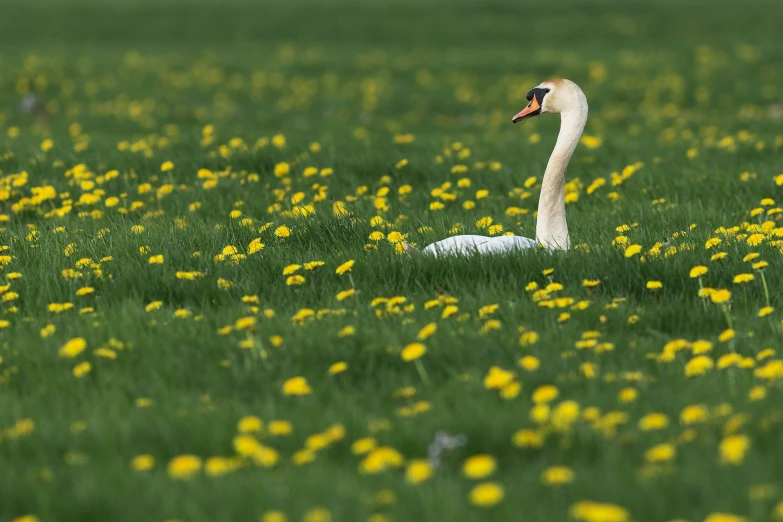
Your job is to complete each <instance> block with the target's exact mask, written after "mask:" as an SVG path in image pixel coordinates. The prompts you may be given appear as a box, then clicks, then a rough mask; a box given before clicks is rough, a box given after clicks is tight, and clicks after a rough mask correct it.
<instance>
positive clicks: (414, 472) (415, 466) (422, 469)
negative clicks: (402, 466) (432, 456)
mask: <svg viewBox="0 0 783 522" xmlns="http://www.w3.org/2000/svg"><path fill="white" fill-rule="evenodd" d="M432 472H433V470H432V466H430V463H429V462H427V461H426V460H424V459H414V460H411V461H410V462H408V467H407V468H406V470H405V480H407V481H408V482H410V483H411V484H420V483H421V482H424V481H425V480H427V479H429V478H430V477H432Z"/></svg>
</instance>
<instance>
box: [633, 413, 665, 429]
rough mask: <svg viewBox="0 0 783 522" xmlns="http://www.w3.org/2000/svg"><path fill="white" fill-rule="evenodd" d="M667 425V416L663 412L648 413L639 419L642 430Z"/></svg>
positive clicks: (662, 427)
mask: <svg viewBox="0 0 783 522" xmlns="http://www.w3.org/2000/svg"><path fill="white" fill-rule="evenodd" d="M668 425H669V418H668V417H667V416H666V415H664V414H663V413H648V414H647V415H645V416H644V417H642V418H641V419H640V420H639V429H640V430H642V431H653V430H662V429H664V428H666V427H667V426H668Z"/></svg>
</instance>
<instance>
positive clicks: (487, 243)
mask: <svg viewBox="0 0 783 522" xmlns="http://www.w3.org/2000/svg"><path fill="white" fill-rule="evenodd" d="M536 246H538V243H537V242H536V241H534V240H532V239H528V238H526V237H520V236H498V237H487V236H473V235H464V236H453V237H449V238H446V239H444V240H442V241H438V242H437V243H433V244H431V245H429V246H427V247H426V248H425V249H424V250H422V252H425V253H427V254H431V255H433V256H436V257H437V256H446V255H465V254H472V253H477V254H492V253H496V254H499V253H504V252H513V251H519V250H526V249H530V248H536Z"/></svg>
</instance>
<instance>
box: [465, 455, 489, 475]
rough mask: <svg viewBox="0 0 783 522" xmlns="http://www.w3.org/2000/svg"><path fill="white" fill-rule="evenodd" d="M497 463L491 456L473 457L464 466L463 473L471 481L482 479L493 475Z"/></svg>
mask: <svg viewBox="0 0 783 522" xmlns="http://www.w3.org/2000/svg"><path fill="white" fill-rule="evenodd" d="M496 467H497V463H496V462H495V459H494V458H493V457H492V456H491V455H473V456H472V457H469V458H468V459H467V460H465V462H464V463H463V465H462V473H463V474H464V475H465V476H466V477H468V478H470V479H482V478H485V477H488V476H489V475H491V474H492V473H493V472H494V471H495V468H496Z"/></svg>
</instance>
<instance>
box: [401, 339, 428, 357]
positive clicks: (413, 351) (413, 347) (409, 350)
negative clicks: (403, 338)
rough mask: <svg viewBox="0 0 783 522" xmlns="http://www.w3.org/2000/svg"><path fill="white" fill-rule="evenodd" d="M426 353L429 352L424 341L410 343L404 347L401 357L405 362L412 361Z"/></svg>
mask: <svg viewBox="0 0 783 522" xmlns="http://www.w3.org/2000/svg"><path fill="white" fill-rule="evenodd" d="M425 353H427V347H426V346H424V345H423V344H422V343H410V344H409V345H408V346H406V347H405V348H403V349H402V352H400V357H402V360H403V361H405V362H411V361H415V360H416V359H418V358H419V357H421V356H423V355H424V354H425Z"/></svg>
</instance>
